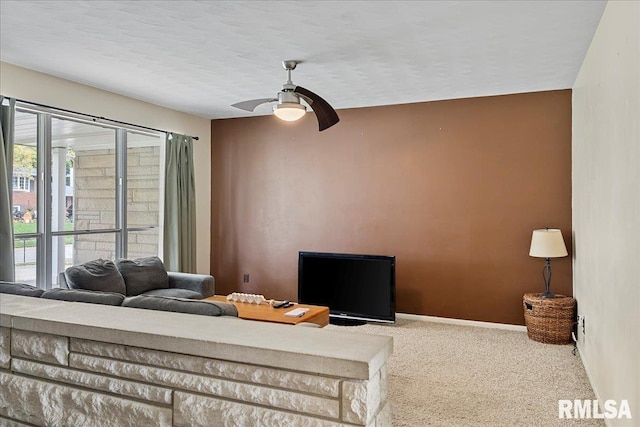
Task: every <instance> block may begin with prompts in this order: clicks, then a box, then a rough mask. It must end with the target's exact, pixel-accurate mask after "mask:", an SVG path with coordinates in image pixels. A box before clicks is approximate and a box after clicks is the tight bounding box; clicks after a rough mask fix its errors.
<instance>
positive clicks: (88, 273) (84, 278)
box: [64, 259, 126, 294]
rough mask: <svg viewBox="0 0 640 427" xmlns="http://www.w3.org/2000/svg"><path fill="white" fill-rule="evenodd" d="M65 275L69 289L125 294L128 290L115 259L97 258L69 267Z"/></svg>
mask: <svg viewBox="0 0 640 427" xmlns="http://www.w3.org/2000/svg"><path fill="white" fill-rule="evenodd" d="M64 276H65V279H66V282H67V285H68V286H69V289H85V290H87V291H103V292H116V293H119V294H124V293H125V291H126V288H125V285H124V279H123V278H122V275H121V274H120V272H119V271H118V269H117V268H116V265H115V264H114V263H113V261H109V260H106V259H96V260H93V261H89V262H85V263H84V264H80V265H74V266H73V267H69V268H67V269H66V270H65V272H64Z"/></svg>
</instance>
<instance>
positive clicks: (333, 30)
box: [0, 0, 605, 118]
mask: <svg viewBox="0 0 640 427" xmlns="http://www.w3.org/2000/svg"><path fill="white" fill-rule="evenodd" d="M604 5H605V2H603V1H295V2H290V1H233V2H231V1H230V2H225V1H187V0H184V1H122V0H121V1H95V0H94V1H53V0H52V1H25V0H22V1H11V0H1V1H0V30H1V33H0V42H1V44H0V59H1V60H2V61H5V62H9V63H12V64H16V65H19V66H22V67H26V68H30V69H33V70H37V71H42V72H45V73H48V74H52V75H55V76H58V77H62V78H65V79H68V80H73V81H77V82H80V83H85V84H88V85H91V86H95V87H98V88H101V89H106V90H109V91H112V92H116V93H120V94H123V95H127V96H130V97H133V98H137V99H141V100H144V101H148V102H151V103H154V104H159V105H163V106H167V107H170V108H174V109H176V110H180V111H185V112H188V113H192V114H196V115H199V116H203V117H207V118H223V117H241V116H249V115H255V114H268V113H270V108H269V107H268V106H267V105H263V106H262V107H259V108H258V111H257V113H249V112H245V111H241V110H237V109H235V108H232V107H230V105H231V104H233V103H236V102H239V101H244V100H247V99H252V98H266V97H270V96H275V95H276V93H277V92H278V91H279V90H280V88H281V86H282V83H284V81H285V80H286V74H285V72H284V70H283V69H282V67H281V65H280V62H281V61H282V60H284V59H298V60H302V61H304V63H303V64H301V65H299V66H298V68H297V69H296V70H295V71H294V72H293V81H294V83H295V84H298V85H300V86H303V87H305V88H307V89H310V90H312V91H313V92H316V93H317V94H319V95H320V96H322V97H323V98H325V99H326V100H327V101H328V102H329V103H330V104H332V105H333V106H334V108H336V109H339V108H350V107H364V106H373V105H389V104H401V103H410V102H420V101H428V100H437V99H451V98H465V97H475V96H484V95H498V94H507V93H520V92H532V91H541V90H551V89H564V88H570V87H572V85H573V83H574V80H575V78H576V75H577V73H578V71H579V68H580V65H581V64H582V60H583V58H584V56H585V54H586V51H587V48H588V46H589V44H590V42H591V38H592V37H593V34H594V32H595V29H596V27H597V24H598V22H599V20H600V16H601V15H602V11H603V9H604Z"/></svg>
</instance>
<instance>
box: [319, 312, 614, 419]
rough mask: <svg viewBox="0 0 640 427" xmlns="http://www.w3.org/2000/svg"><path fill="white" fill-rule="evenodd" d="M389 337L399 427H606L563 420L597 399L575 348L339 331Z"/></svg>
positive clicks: (467, 335)
mask: <svg viewBox="0 0 640 427" xmlns="http://www.w3.org/2000/svg"><path fill="white" fill-rule="evenodd" d="M328 328H331V329H336V330H354V331H358V332H363V333H371V334H379V335H390V336H392V337H393V342H394V352H393V355H392V356H391V358H390V359H389V361H388V372H389V377H388V378H389V399H390V401H391V411H392V414H393V425H394V426H395V427H424V426H442V427H458V426H459V427H475V426H478V427H501V426H505V427H506V426H509V427H511V426H533V427H543V426H576V425H578V426H604V425H605V424H604V422H603V421H602V420H592V419H587V420H566V419H558V399H571V400H574V399H595V396H594V393H593V390H592V389H591V386H590V384H589V380H588V379H587V374H586V372H585V370H584V367H583V366H582V362H581V360H580V356H578V355H576V356H574V355H573V354H572V353H571V351H572V349H573V346H571V345H560V346H557V345H550V344H541V343H538V342H535V341H531V340H529V339H528V338H527V334H526V332H519V331H505V330H499V329H486V328H477V327H470V326H457V325H448V324H440V323H433V322H425V321H414V320H405V319H399V320H398V321H397V323H396V324H395V325H393V326H385V325H374V324H368V325H364V326H353V327H344V326H334V325H329V326H328Z"/></svg>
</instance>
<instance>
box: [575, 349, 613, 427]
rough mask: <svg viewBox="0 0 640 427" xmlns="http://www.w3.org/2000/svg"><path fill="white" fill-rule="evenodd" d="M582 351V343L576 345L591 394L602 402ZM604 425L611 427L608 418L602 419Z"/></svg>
mask: <svg viewBox="0 0 640 427" xmlns="http://www.w3.org/2000/svg"><path fill="white" fill-rule="evenodd" d="M583 349H584V343H582V344H580V343H578V355H579V356H580V361H581V362H582V366H584V371H585V372H586V373H587V379H588V380H589V384H591V389H593V394H595V395H596V399H597V400H598V402H604V400H603V399H602V398H601V397H600V393H598V389H597V388H596V385H595V383H594V382H593V378H592V376H591V369H589V364H588V363H587V361H586V360H585V359H584V356H583V355H582V350H583ZM604 424H605V425H606V426H607V427H611V420H610V419H608V418H605V419H604Z"/></svg>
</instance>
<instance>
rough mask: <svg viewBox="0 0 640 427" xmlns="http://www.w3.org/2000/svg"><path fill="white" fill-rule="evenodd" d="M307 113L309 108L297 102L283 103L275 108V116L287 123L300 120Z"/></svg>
mask: <svg viewBox="0 0 640 427" xmlns="http://www.w3.org/2000/svg"><path fill="white" fill-rule="evenodd" d="M306 112H307V107H305V106H304V105H302V104H298V103H296V102H283V103H282V104H278V105H274V106H273V114H275V115H276V117H278V118H279V119H280V120H284V121H285V122H295V121H296V120H300V119H301V118H302V117H303V116H304V115H305V114H306Z"/></svg>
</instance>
